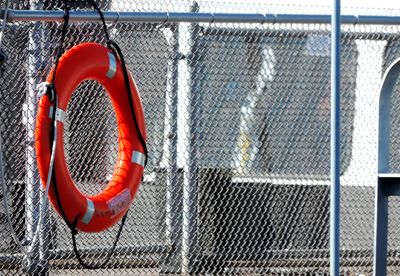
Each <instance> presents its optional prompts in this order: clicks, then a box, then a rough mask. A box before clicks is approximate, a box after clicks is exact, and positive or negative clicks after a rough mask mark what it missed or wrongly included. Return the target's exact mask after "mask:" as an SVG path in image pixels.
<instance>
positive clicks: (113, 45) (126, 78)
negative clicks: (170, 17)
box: [107, 40, 148, 167]
mask: <svg viewBox="0 0 400 276" xmlns="http://www.w3.org/2000/svg"><path fill="white" fill-rule="evenodd" d="M107 44H108V46H109V47H110V49H111V50H113V51H114V50H115V51H116V52H117V53H118V56H119V58H120V60H121V65H122V72H123V74H124V81H125V87H126V89H127V92H128V99H129V107H130V109H131V114H132V120H133V122H134V124H135V129H136V133H137V135H138V138H139V142H140V144H141V145H142V147H143V151H144V155H145V157H146V158H145V162H144V167H146V165H147V159H148V158H147V157H148V152H147V146H146V142H145V140H144V137H143V134H142V132H141V130H140V128H139V124H138V121H137V119H136V113H135V107H134V106H133V98H132V90H131V84H130V82H129V75H128V69H127V68H126V63H125V59H124V56H123V54H122V51H121V48H120V47H119V46H118V44H117V43H115V42H114V41H111V40H109V41H108V42H107ZM115 51H114V53H115Z"/></svg>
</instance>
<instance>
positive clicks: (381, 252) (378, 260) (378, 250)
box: [374, 178, 389, 276]
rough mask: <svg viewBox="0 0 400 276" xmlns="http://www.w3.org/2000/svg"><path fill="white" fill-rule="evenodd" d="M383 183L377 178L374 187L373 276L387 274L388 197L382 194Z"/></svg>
mask: <svg viewBox="0 0 400 276" xmlns="http://www.w3.org/2000/svg"><path fill="white" fill-rule="evenodd" d="M384 184H385V183H383V181H382V180H381V179H379V178H378V183H377V185H376V187H375V239H374V251H375V252H374V275H375V276H385V275H386V273H387V246H388V226H389V225H388V219H389V218H388V215H389V206H388V197H387V196H386V194H385V192H384V187H383V185H384Z"/></svg>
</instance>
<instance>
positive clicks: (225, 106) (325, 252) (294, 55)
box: [0, 0, 400, 276]
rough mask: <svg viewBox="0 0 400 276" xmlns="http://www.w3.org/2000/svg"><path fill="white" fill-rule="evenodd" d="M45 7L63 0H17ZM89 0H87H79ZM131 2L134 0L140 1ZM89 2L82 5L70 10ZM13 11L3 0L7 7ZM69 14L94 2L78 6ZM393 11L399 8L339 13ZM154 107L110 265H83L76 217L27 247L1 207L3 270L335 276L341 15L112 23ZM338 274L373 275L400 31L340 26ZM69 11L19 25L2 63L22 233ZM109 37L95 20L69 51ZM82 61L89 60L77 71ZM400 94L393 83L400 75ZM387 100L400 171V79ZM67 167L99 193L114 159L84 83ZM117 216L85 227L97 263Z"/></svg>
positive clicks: (107, 5)
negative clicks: (335, 71)
mask: <svg viewBox="0 0 400 276" xmlns="http://www.w3.org/2000/svg"><path fill="white" fill-rule="evenodd" d="M12 2H13V3H12V4H11V8H13V9H16V10H19V9H49V10H54V9H57V8H60V7H61V6H62V1H40V2H37V1H12ZM82 2H84V1H82ZM135 2H136V1H135ZM76 3H78V4H76ZM98 3H99V5H100V7H101V8H102V9H104V10H109V11H112V10H118V11H143V12H156V11H168V12H215V13H217V12H219V13H226V12H238V13H244V12H253V13H254V12H257V13H264V14H265V13H274V12H275V13H279V12H281V13H299V14H310V13H311V14H312V13H321V12H322V13H324V12H325V13H328V12H329V7H318V6H313V7H307V6H303V7H296V6H285V5H276V6H273V5H270V6H267V5H260V4H247V5H244V4H237V3H222V2H218V3H217V2H212V1H199V2H198V3H193V2H191V1H179V2H176V1H159V2H157V1H142V2H141V3H133V2H130V1H116V0H114V1H106V0H104V1H103V0H102V1H98ZM0 4H1V6H2V7H4V4H5V1H4V0H2V1H0ZM71 7H72V8H73V9H88V8H89V5H87V4H84V3H81V1H79V2H73V3H72V4H71ZM354 11H357V12H359V11H361V12H362V13H363V14H371V15H392V14H393V13H394V11H393V10H383V9H381V10H378V9H377V10H367V9H359V10H355V9H344V12H348V13H349V14H352V12H353V13H354ZM108 27H109V29H110V34H111V36H112V38H113V39H114V40H115V41H117V42H118V44H119V45H120V46H121V48H122V50H123V53H124V55H125V56H126V60H127V65H128V68H129V70H130V71H131V72H132V75H133V76H134V78H135V81H136V83H137V85H138V88H139V91H140V94H141V99H142V102H143V105H144V110H145V116H146V124H147V134H148V135H147V140H148V141H147V143H148V149H149V160H148V166H147V168H146V170H145V176H144V181H143V183H142V184H141V187H140V189H139V192H138V194H137V195H136V197H135V199H134V201H133V204H132V206H131V208H130V212H129V215H128V218H127V221H126V224H125V227H124V229H123V231H122V235H121V238H120V240H119V243H118V245H117V247H116V250H115V253H114V255H113V257H112V259H111V261H110V262H109V264H108V265H107V267H104V268H101V269H99V270H84V269H82V267H80V266H79V263H78V262H77V260H76V258H75V255H74V252H73V248H72V242H71V235H70V233H69V232H70V231H69V229H68V227H67V226H66V225H65V224H64V222H63V220H62V219H61V218H60V216H59V215H58V214H57V213H56V212H55V211H54V210H53V208H52V206H49V207H48V210H47V215H46V217H45V218H46V219H45V222H44V225H43V231H42V233H41V234H40V237H41V238H40V242H39V243H38V244H37V245H36V246H35V247H34V253H33V254H32V255H31V256H29V257H28V258H27V256H24V254H23V253H22V252H21V250H20V249H19V247H18V246H17V245H16V243H15V241H14V240H13V239H12V237H11V235H10V231H9V225H8V224H7V219H6V215H7V214H6V209H5V208H4V205H3V204H1V205H0V240H1V241H2V242H1V243H0V274H1V275H3V274H4V275H8V274H9V275H19V274H24V273H26V274H29V275H45V274H50V275H101V274H104V275H157V274H192V275H310V276H311V275H328V274H329V184H330V182H329V170H330V136H329V135H330V26H329V25H324V24H269V23H268V24H267V23H264V24H244V23H224V24H223V23H200V24H195V23H192V24H190V23H184V22H177V23H169V22H168V23H161V24H159V23H135V22H129V23H126V22H114V23H108ZM342 31H343V34H342V40H341V41H342V56H341V62H342V90H341V91H342V92H341V93H342V95H341V108H342V118H341V123H342V124H341V127H342V137H341V153H342V155H341V183H342V189H341V193H342V194H341V270H342V272H343V274H344V275H371V274H372V258H373V220H374V185H375V183H376V152H377V146H376V145H377V111H378V92H379V88H380V87H379V85H380V82H381V79H382V75H383V72H384V71H385V69H386V68H387V67H388V66H389V65H390V63H391V62H392V61H393V60H395V59H396V58H397V57H398V56H399V55H400V44H399V35H398V33H399V27H397V26H378V25H368V26H367V25H343V27H342ZM60 35H61V23H55V22H9V23H7V28H6V31H5V34H4V39H3V44H4V45H3V46H4V49H5V50H6V52H7V55H8V60H7V62H6V63H5V64H3V65H1V68H0V69H1V71H0V87H1V88H0V93H1V97H0V129H1V135H2V139H3V145H2V146H3V158H4V166H5V168H4V172H5V178H6V183H5V184H6V187H7V189H6V194H3V193H1V196H2V197H5V200H6V201H7V202H8V205H9V206H10V210H9V211H10V216H11V222H12V223H11V224H12V227H13V228H14V229H15V231H16V233H17V237H18V239H19V240H20V241H21V242H22V243H23V244H24V245H26V246H27V245H29V243H30V241H31V239H32V235H33V233H34V232H35V229H36V226H37V221H38V215H39V213H40V212H41V208H42V207H41V206H40V204H39V202H40V200H41V198H42V197H43V192H42V191H41V188H40V187H41V184H40V183H39V179H38V172H37V167H36V158H35V150H34V131H35V114H36V108H37V106H36V104H37V89H36V87H37V85H38V84H39V83H41V82H42V81H44V80H45V78H46V76H47V74H48V73H49V71H50V69H51V67H52V66H53V64H54V62H55V52H56V50H57V47H58V43H59V40H60ZM86 41H96V42H99V43H105V37H104V35H103V33H102V28H101V25H100V24H99V23H90V22H72V23H70V26H69V28H68V33H67V36H66V48H67V49H68V48H71V47H73V46H74V45H76V44H78V43H80V42H86ZM77 70H79V68H77ZM397 87H398V89H397V90H399V89H400V83H399V85H397ZM397 92H398V93H394V96H393V97H394V99H393V100H392V102H393V110H392V113H391V114H392V115H391V116H392V122H393V126H392V137H391V147H392V148H391V170H392V171H393V172H396V171H399V169H400V161H399V160H400V158H399V152H400V142H399V141H400V139H399V138H400V137H399V135H398V132H396V131H395V130H397V129H398V127H399V126H400V110H398V109H399V106H400V104H399V103H400V102H399V101H400V97H399V95H400V91H397ZM66 116H67V118H66V122H65V132H64V149H65V152H66V162H67V165H68V169H69V171H70V174H71V176H72V178H73V179H74V182H75V183H76V185H77V187H78V188H79V189H80V190H81V191H82V192H83V193H86V194H93V195H94V194H97V193H99V192H100V191H101V190H102V189H103V188H104V187H105V186H106V185H107V183H108V181H109V179H110V177H111V176H112V173H113V169H114V166H115V160H116V158H117V126H116V121H115V115H114V110H113V107H112V105H111V101H110V99H109V97H108V96H107V93H106V92H105V91H104V89H103V88H102V87H101V86H100V85H99V84H98V83H96V82H95V81H90V80H89V81H84V82H83V83H81V84H80V85H79V87H78V88H77V89H76V91H75V92H74V94H73V97H72V99H71V101H70V103H69V105H68V109H67V112H66ZM390 207H391V209H390V210H391V213H390V228H389V232H390V235H389V236H390V239H389V247H390V252H389V274H390V275H398V274H400V259H399V257H398V256H399V253H400V238H399V235H398V229H399V226H400V221H399V217H400V213H399V212H400V202H399V201H398V200H397V199H391V201H390ZM118 227H119V224H117V225H116V226H114V227H112V228H110V229H109V230H106V231H104V232H101V233H95V234H86V233H79V234H78V237H77V239H78V242H77V243H78V248H79V250H80V252H81V254H82V255H83V257H84V258H85V261H86V262H88V263H90V264H91V265H96V264H100V263H102V262H103V260H104V259H105V258H106V256H107V254H108V252H109V250H110V249H111V247H112V243H113V240H114V237H115V235H116V233H117V230H118Z"/></svg>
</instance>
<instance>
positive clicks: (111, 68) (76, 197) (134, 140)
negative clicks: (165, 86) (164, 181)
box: [35, 43, 146, 232]
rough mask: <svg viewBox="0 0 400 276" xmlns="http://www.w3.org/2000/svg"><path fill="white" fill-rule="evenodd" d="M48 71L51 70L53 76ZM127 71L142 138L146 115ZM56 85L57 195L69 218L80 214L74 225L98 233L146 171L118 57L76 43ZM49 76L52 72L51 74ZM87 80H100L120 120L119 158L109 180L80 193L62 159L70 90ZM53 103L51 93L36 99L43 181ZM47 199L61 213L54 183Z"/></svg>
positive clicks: (97, 47)
mask: <svg viewBox="0 0 400 276" xmlns="http://www.w3.org/2000/svg"><path fill="white" fill-rule="evenodd" d="M51 74H53V72H52V73H50V76H51ZM128 75H129V81H130V85H131V92H132V98H133V106H134V108H135V115H136V119H137V123H138V126H139V129H140V131H141V133H142V135H143V138H144V139H146V129H145V119H144V113H143V108H142V103H141V100H140V96H139V93H138V90H137V87H136V85H135V82H134V80H133V79H132V76H131V75H130V74H128ZM55 77H56V78H55V83H54V84H55V87H56V89H57V96H58V109H57V112H56V121H57V140H56V152H55V161H54V169H55V172H56V181H57V187H58V191H59V192H58V193H59V199H60V202H61V205H62V208H63V210H64V213H65V216H66V219H68V221H69V222H71V223H72V222H73V221H74V220H75V218H76V217H77V216H78V217H79V221H78V223H77V226H76V227H77V229H79V230H81V231H84V232H99V231H102V230H104V229H107V228H108V227H110V226H112V225H114V224H115V223H116V222H117V221H118V220H119V219H121V218H122V217H123V215H124V214H125V213H126V211H127V210H128V208H129V206H130V204H131V203H132V201H133V198H134V196H135V194H136V192H137V190H138V188H139V185H140V182H141V179H142V174H143V170H144V162H145V155H144V148H143V146H142V145H141V143H140V140H139V138H138V134H137V132H136V128H135V125H134V122H133V120H132V113H131V109H130V106H129V99H128V92H127V88H126V86H125V82H124V75H123V70H122V65H121V62H120V60H119V59H118V58H116V57H115V55H114V53H113V52H112V51H110V50H109V49H108V48H106V47H105V46H103V45H100V44H97V43H83V44H79V45H77V46H75V47H73V48H72V49H70V50H69V51H67V52H65V53H64V54H63V56H62V57H61V58H60V60H59V64H58V68H57V72H56V76H55ZM49 79H50V77H49ZM85 80H95V81H98V82H99V83H100V84H101V85H102V86H103V87H104V88H105V90H106V91H107V93H108V95H109V96H110V99H111V102H112V105H113V107H114V109H115V115H116V119H117V124H118V158H117V163H116V166H115V171H114V174H113V177H112V180H111V181H110V182H109V183H108V185H107V186H106V188H105V189H104V190H103V191H102V192H100V193H99V194H97V195H85V194H82V193H81V192H80V191H79V190H78V188H77V187H76V186H75V184H74V182H73V180H72V178H71V175H70V173H69V171H68V167H67V164H66V162H65V153H64V145H63V132H64V128H63V118H64V115H65V112H66V109H67V105H68V101H69V100H70V98H71V96H72V93H73V91H74V90H75V89H76V88H77V86H78V85H79V84H80V83H81V82H83V81H85ZM52 105H53V103H52V102H51V101H50V99H49V97H42V98H41V99H40V101H39V107H38V113H37V119H36V133H35V146H36V156H37V157H36V158H37V163H38V169H39V174H40V177H41V179H42V183H44V185H46V180H47V175H48V168H49V162H50V147H51V145H50V143H51V142H50V128H51V122H52V119H51V118H50V117H51V114H52V113H51V112H50V111H51V109H52V108H53V107H52ZM49 198H50V201H51V203H52V204H53V206H54V207H55V209H56V210H57V212H58V213H59V214H61V213H60V209H59V206H58V205H57V198H56V195H55V193H54V189H53V185H51V186H50V189H49Z"/></svg>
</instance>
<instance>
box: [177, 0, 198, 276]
mask: <svg viewBox="0 0 400 276" xmlns="http://www.w3.org/2000/svg"><path fill="white" fill-rule="evenodd" d="M191 11H192V12H199V5H198V4H197V3H196V2H194V5H193V6H192V10H191ZM199 30H200V29H199V25H198V24H192V25H191V28H190V43H191V45H190V47H191V50H190V56H189V67H190V82H191V83H190V88H189V89H190V92H189V135H190V136H189V145H188V155H189V157H188V163H187V167H186V168H185V179H184V185H183V218H182V273H183V274H184V275H188V274H191V273H193V272H194V271H193V270H194V264H193V260H194V257H195V256H196V246H197V182H198V179H197V172H198V164H197V150H198V149H197V147H198V142H199V141H198V137H199V130H198V120H199V119H198V105H199V100H198V98H199V94H200V91H199V88H200V87H199V80H198V79H197V78H198V77H199V76H200V74H199V70H201V69H200V65H199V62H198V59H199V56H198V55H199V47H198V37H199Z"/></svg>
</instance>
